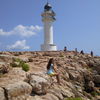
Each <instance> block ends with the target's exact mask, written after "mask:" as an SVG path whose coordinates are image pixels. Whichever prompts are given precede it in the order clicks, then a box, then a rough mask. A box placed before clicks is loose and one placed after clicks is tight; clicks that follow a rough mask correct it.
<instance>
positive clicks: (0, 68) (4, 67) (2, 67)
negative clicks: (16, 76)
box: [0, 64, 10, 74]
mask: <svg viewBox="0 0 100 100" xmlns="http://www.w3.org/2000/svg"><path fill="white" fill-rule="evenodd" d="M9 70H10V67H9V64H0V74H5V73H8V72H9Z"/></svg>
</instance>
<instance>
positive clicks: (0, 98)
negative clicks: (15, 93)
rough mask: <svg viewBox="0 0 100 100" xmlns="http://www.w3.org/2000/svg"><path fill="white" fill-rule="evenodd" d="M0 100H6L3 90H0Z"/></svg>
mask: <svg viewBox="0 0 100 100" xmlns="http://www.w3.org/2000/svg"><path fill="white" fill-rule="evenodd" d="M0 100H6V98H5V93H4V89H3V88H0Z"/></svg>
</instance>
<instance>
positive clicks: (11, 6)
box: [0, 0, 100, 55]
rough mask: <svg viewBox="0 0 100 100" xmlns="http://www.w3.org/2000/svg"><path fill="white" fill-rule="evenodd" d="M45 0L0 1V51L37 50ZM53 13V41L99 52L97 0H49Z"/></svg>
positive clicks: (99, 19) (98, 0)
mask: <svg viewBox="0 0 100 100" xmlns="http://www.w3.org/2000/svg"><path fill="white" fill-rule="evenodd" d="M46 2H47V1H46V0H0V51H1V50H2V51H5V50H12V51H13V50H19V51H27V50H28V51H29V50H33V51H39V50H40V45H41V44H42V43H43V23H42V21H41V13H42V12H43V10H44V9H43V8H44V5H45V4H46ZM49 2H50V4H51V5H52V7H53V10H54V11H55V13H56V19H57V20H56V22H54V24H53V25H54V43H55V44H56V45H57V47H58V50H62V49H63V48H64V46H67V48H68V50H74V49H75V48H77V49H78V51H80V50H84V51H85V52H87V53H89V52H90V51H91V50H92V51H94V53H95V55H100V46H99V43H100V0H49Z"/></svg>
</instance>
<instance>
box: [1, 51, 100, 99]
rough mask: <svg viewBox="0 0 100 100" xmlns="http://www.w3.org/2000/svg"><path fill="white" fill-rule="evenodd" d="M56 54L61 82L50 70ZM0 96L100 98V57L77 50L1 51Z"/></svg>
mask: <svg viewBox="0 0 100 100" xmlns="http://www.w3.org/2000/svg"><path fill="white" fill-rule="evenodd" d="M52 57H53V58H54V60H55V64H56V66H57V69H58V72H59V74H60V81H61V84H60V85H59V84H58V83H57V80H56V78H55V77H50V76H48V75H47V73H46V72H47V69H46V66H47V63H48V61H49V59H50V58H52ZM23 66H24V67H23ZM26 67H27V68H26ZM28 67H29V68H28ZM68 98H73V99H68ZM75 98H76V99H75ZM77 98H78V99H77ZM0 100H100V57H97V56H94V57H93V56H91V55H90V54H80V53H78V52H75V51H67V52H63V51H56V52H0Z"/></svg>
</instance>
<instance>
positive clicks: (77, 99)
mask: <svg viewBox="0 0 100 100" xmlns="http://www.w3.org/2000/svg"><path fill="white" fill-rule="evenodd" d="M64 100H82V98H80V97H78V98H65V99H64Z"/></svg>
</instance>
